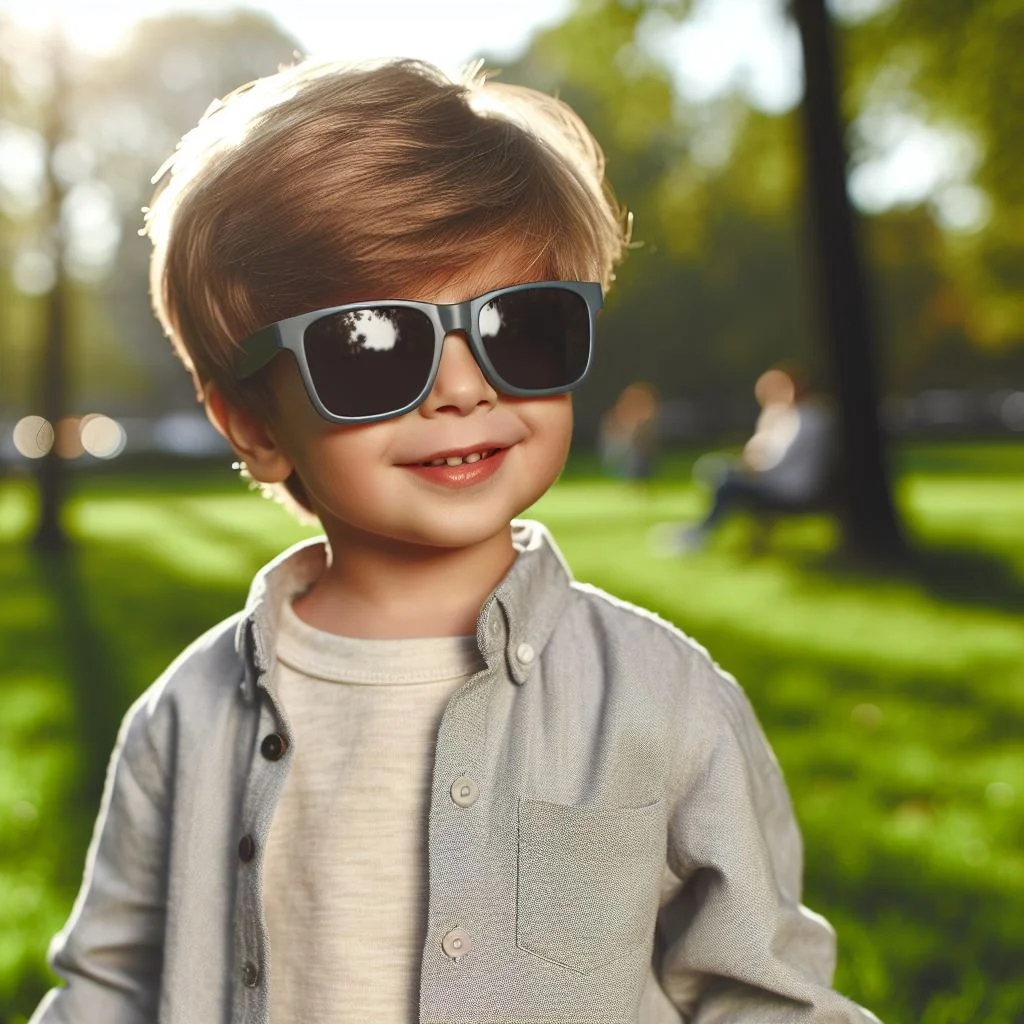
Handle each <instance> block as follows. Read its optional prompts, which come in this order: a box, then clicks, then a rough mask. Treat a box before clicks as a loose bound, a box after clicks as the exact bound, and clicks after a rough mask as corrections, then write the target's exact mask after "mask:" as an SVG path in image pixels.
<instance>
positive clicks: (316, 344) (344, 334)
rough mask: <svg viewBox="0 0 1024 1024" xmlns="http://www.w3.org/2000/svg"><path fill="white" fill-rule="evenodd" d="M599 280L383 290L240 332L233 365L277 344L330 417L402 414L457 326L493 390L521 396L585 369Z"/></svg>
mask: <svg viewBox="0 0 1024 1024" xmlns="http://www.w3.org/2000/svg"><path fill="white" fill-rule="evenodd" d="M601 304H602V296H601V286H600V285H599V284H595V283H592V282H587V281H540V282H536V283H534V284H517V285H513V286H511V287H509V288H496V289H495V290H494V291H490V292H486V293H485V294H483V295H479V296H477V297H476V298H475V299H469V300H468V301H466V302H452V303H442V304H438V303H433V302H412V301H408V300H406V299H387V300H384V301H380V302H358V303H352V304H350V305H346V306H331V307H328V308H327V309H317V310H314V311H313V312H310V313H302V314H301V315H299V316H293V317H289V318H288V319H287V320H279V321H278V322H277V323H274V324H270V325H269V326H267V327H264V328H262V329H261V330H259V331H257V332H256V333H255V334H251V335H250V336H249V337H248V338H245V339H244V340H243V341H242V342H241V343H240V345H239V352H238V355H237V357H236V359H235V364H234V372H235V376H236V377H237V378H239V379H243V378H245V377H249V376H251V375H252V374H254V373H256V372H258V371H259V370H261V369H262V368H263V367H264V366H266V365H267V363H269V362H270V360H271V359H273V358H274V356H276V355H277V353H278V352H280V351H281V350H282V349H287V350H288V351H289V352H291V353H292V355H294V356H295V360H296V362H297V363H298V365H299V372H300V373H301V375H302V381H303V383H304V384H305V387H306V391H307V393H308V394H309V398H310V401H311V402H312V403H313V406H314V408H315V409H316V411H317V412H318V413H319V414H320V415H321V416H323V417H324V419H326V420H330V422H332V423H372V422H374V421H376V420H386V419H390V418H392V417H394V416H402V415H403V414H404V413H407V412H410V411H411V410H412V409H415V408H416V407H417V406H418V405H420V404H421V403H422V402H423V401H424V399H426V397H427V395H429V394H430V390H431V388H432V387H433V386H434V379H435V377H436V376H437V368H438V366H439V365H440V362H441V348H442V346H443V344H444V339H445V336H446V335H448V334H450V333H451V332H452V331H463V332H465V334H466V337H467V338H468V339H469V345H470V348H471V349H472V351H473V356H474V357H475V359H476V361H477V363H478V364H479V366H480V369H481V371H482V372H483V375H484V376H485V377H486V378H487V380H488V382H489V383H490V384H491V386H492V387H493V388H495V390H497V391H500V392H502V393H503V394H506V395H513V396H516V397H521V398H534V397H538V398H539V397H543V396H545V395H560V394H563V393H564V392H566V391H572V389H573V388H575V387H576V386H577V385H578V384H579V383H580V382H581V381H582V380H583V378H584V377H586V375H587V371H588V370H589V369H590V363H591V359H592V356H593V350H594V324H595V321H596V319H597V314H598V312H599V311H600V309H601Z"/></svg>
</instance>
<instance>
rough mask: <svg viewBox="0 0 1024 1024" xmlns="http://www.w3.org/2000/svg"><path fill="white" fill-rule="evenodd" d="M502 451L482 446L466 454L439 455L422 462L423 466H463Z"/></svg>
mask: <svg viewBox="0 0 1024 1024" xmlns="http://www.w3.org/2000/svg"><path fill="white" fill-rule="evenodd" d="M499 451H501V449H500V448H482V449H480V450H479V451H475V452H468V453H467V454H465V455H439V456H438V457H437V458H436V459H429V460H428V461H426V462H421V463H419V465H421V466H462V465H464V464H466V463H470V464H471V463H474V462H480V461H481V460H483V459H489V458H490V457H491V456H492V455H494V454H495V453H496V452H499Z"/></svg>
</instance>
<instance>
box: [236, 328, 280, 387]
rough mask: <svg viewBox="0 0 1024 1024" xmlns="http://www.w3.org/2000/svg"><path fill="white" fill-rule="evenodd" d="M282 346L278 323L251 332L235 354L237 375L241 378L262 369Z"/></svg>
mask: <svg viewBox="0 0 1024 1024" xmlns="http://www.w3.org/2000/svg"><path fill="white" fill-rule="evenodd" d="M282 348H283V345H282V342H281V333H280V331H279V330H278V328H277V325H276V324H271V326H269V327H264V328H263V329H262V330H259V331H257V332H256V333H255V334H250V335H249V337H248V338H246V339H245V341H243V342H241V343H240V345H239V349H238V352H237V354H236V355H235V363H234V370H235V377H236V378H237V379H239V380H241V379H243V378H245V377H251V376H252V375H253V374H254V373H256V372H257V371H258V370H262V369H263V367H264V366H266V365H267V363H269V362H270V360H271V359H273V358H274V356H276V355H277V353H278V352H280V351H281V349H282Z"/></svg>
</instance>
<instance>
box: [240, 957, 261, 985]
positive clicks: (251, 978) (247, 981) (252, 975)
mask: <svg viewBox="0 0 1024 1024" xmlns="http://www.w3.org/2000/svg"><path fill="white" fill-rule="evenodd" d="M259 980H260V971H259V968H258V967H257V966H256V965H255V964H254V963H253V962H252V961H251V960H246V961H245V963H244V964H242V984H243V985H244V986H245V987H246V988H255V987H256V986H257V984H259Z"/></svg>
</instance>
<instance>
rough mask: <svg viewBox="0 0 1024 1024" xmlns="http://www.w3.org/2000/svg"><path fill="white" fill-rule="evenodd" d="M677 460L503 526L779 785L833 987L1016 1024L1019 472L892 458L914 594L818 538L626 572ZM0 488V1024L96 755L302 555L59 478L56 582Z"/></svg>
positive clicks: (968, 452)
mask: <svg viewBox="0 0 1024 1024" xmlns="http://www.w3.org/2000/svg"><path fill="white" fill-rule="evenodd" d="M688 465H689V460H687V459H686V458H684V457H682V456H680V457H678V458H674V459H671V460H668V462H667V463H666V464H665V466H664V467H663V470H662V472H661V474H660V475H659V479H658V480H657V481H656V482H655V485H654V487H653V488H652V490H651V492H650V493H648V494H642V493H639V492H637V491H635V490H633V489H631V488H629V487H627V486H624V485H622V484H619V483H618V482H613V481H606V480H601V479H599V478H597V477H596V476H595V475H594V474H593V473H592V472H591V469H592V464H591V463H590V462H589V461H587V460H577V461H576V462H574V463H573V464H572V465H571V466H570V468H569V470H568V471H567V473H566V474H565V477H564V478H563V480H562V481H561V482H560V483H559V484H558V485H557V486H556V487H555V488H554V490H553V491H552V492H551V493H550V494H549V495H547V496H546V497H545V498H544V499H543V500H542V501H541V502H540V503H539V504H538V505H537V507H536V508H535V509H534V510H533V512H532V513H531V514H533V515H535V516H536V517H537V518H540V519H542V520H544V521H545V522H546V523H547V524H548V525H549V526H550V527H551V528H552V529H553V531H554V532H555V535H556V536H557V538H558V540H559V543H560V545H561V547H562V549H563V551H564V552H565V554H566V556H567V558H568V560H569V562H570V564H571V565H572V567H573V570H574V572H575V573H576V575H577V576H578V577H579V578H581V579H585V580H588V581H591V582H593V583H596V584H598V585H600V586H604V587H606V588H608V589H609V590H611V591H613V592H614V593H616V594H617V595H618V596H620V597H623V598H625V599H627V600H631V601H635V602H637V603H639V604H642V605H645V606H647V607H650V608H652V609H654V610H656V611H657V612H659V613H660V614H661V615H663V616H664V617H665V618H668V619H670V620H672V621H673V622H675V623H676V624H678V625H679V626H681V627H682V628H683V629H685V630H686V631H687V632H689V633H691V634H692V635H694V636H695V637H697V638H698V639H699V640H700V641H701V643H703V644H704V645H705V646H707V647H708V648H709V649H710V650H711V652H712V654H713V655H714V656H715V658H716V659H717V660H718V661H719V662H720V663H721V664H722V665H723V666H724V667H725V668H727V669H728V670H729V671H731V672H733V673H734V674H735V675H736V676H737V677H738V678H739V680H740V682H741V683H742V684H743V685H744V687H745V688H746V690H747V692H748V693H749V694H750V696H751V699H752V700H753V703H754V705H755V707H756V708H757V710H758V713H759V715H760V717H761V721H762V723H763V725H764V727H765V730H766V731H767V733H768V735H769V738H770V739H771V741H772V744H773V745H774V747H775V750H776V752H777V754H778V756H779V760H780V761H781V763H782V766H783V769H784V771H785V773H786V776H787V779H788V781H789V785H790V789H791V791H792V794H793V798H794V802H795V805H796V809H797V814H798V817H799V819H800V822H801V825H802V827H803V831H804V837H805V842H806V851H807V852H806V861H807V869H806V877H807V895H806V898H807V902H808V903H809V905H810V906H812V907H814V908H815V909H816V910H819V911H821V912H822V913H824V914H825V915H826V916H827V917H829V918H830V920H831V921H832V922H833V923H834V924H835V925H836V927H837V929H838V932H839V951H840V956H839V959H840V963H839V969H838V973H837V986H838V987H839V988H840V989H841V990H843V991H845V992H847V993H848V994H850V995H851V996H852V997H854V998H855V999H857V1000H858V1001H860V1002H863V1003H864V1004H865V1005H867V1006H869V1007H871V1008H872V1009H874V1010H875V1011H876V1012H877V1013H878V1014H879V1016H880V1017H881V1018H882V1019H883V1020H884V1021H885V1022H886V1024H959V1022H963V1024H968V1022H970V1024H1019V1022H1020V1021H1021V1020H1022V1019H1024V1017H1022V1016H1021V1014H1022V1012H1024V1010H1022V1008H1024V980H1022V979H1024V971H1022V970H1021V967H1020V965H1021V964H1022V963H1024V911H1022V908H1024V825H1022V821H1024V817H1022V810H1024V744H1022V742H1021V740H1022V737H1024V728H1022V726H1024V628H1022V616H1021V612H1022V611H1024V598H1022V594H1024V472H1022V470H1024V446H1022V445H1019V444H1018V445H1011V444H989V445H958V446H953V445H943V446H931V447H927V448H925V447H919V448H916V449H913V450H909V451H906V452H904V453H902V455H901V457H900V459H899V469H900V477H899V486H898V494H899V500H900V503H901V506H902V508H903V511H904V515H905V517H906V519H907V522H908V524H909V525H910V527H911V529H912V532H913V535H914V538H915V543H916V544H917V545H918V546H919V548H920V549H921V550H922V551H923V552H924V554H923V557H922V559H921V564H922V570H921V572H920V573H918V574H917V575H915V576H910V575H905V576H903V577H898V578H889V579H882V578H878V577H874V576H871V575H867V574H859V573H857V572H856V571H854V570H851V569H850V568H849V567H846V568H838V567H836V565H835V563H834V562H833V561H831V560H830V559H829V557H828V553H829V550H830V548H831V546H832V545H833V543H834V539H835V529H834V527H833V526H832V524H830V523H829V522H828V521H826V520H824V519H820V518H814V517H807V518H804V519H798V520H792V521H788V522H785V523H782V524H780V525H779V527H778V528H777V529H776V531H775V533H774V535H773V538H772V543H771V546H770V547H769V549H768V552H767V553H765V554H760V555H756V556H755V555H753V554H752V553H751V549H750V544H749V539H750V530H749V525H748V524H747V523H745V522H743V521H736V522H733V523H729V524H727V525H726V526H725V528H724V529H723V530H722V531H721V533H720V534H719V535H717V536H716V538H715V540H714V543H713V544H712V545H711V546H710V547H709V548H708V549H707V550H705V551H703V552H701V553H699V554H695V555H691V556H689V557H687V558H686V559H683V560H678V559H663V558H659V557H657V556H656V555H654V554H653V553H652V552H651V550H650V548H649V545H648V543H647V537H646V535H647V529H648V528H649V527H650V526H651V525H653V524H655V523H658V522H661V521H665V520H679V519H690V518H693V517H694V516H695V515H697V514H698V512H699V510H700V509H701V508H702V506H703V501H704V498H703V496H702V495H701V493H700V492H699V491H697V490H696V489H694V488H693V487H692V486H691V485H690V483H689V478H688V474H687V469H688ZM32 515H33V505H32V495H31V492H30V490H29V489H28V488H27V486H26V485H25V484H24V483H23V482H20V481H13V482H12V481H8V482H7V483H5V484H0V624H2V630H0V687H2V689H0V695H2V707H3V710H4V726H5V727H4V729H3V731H2V733H0V921H2V922H3V927H2V928H0V1024H15V1022H20V1021H23V1020H24V1019H25V1018H26V1017H27V1015H28V1013H29V1012H31V1009H32V1007H33V1006H34V1005H35V1002H36V1000H37V999H38V998H39V996H40V994H41V993H42V991H43V990H44V989H45V987H47V985H48V984H49V975H48V972H47V969H46V967H45V964H44V961H43V952H44V950H45V946H46V943H47V941H48V939H49V937H50V935H51V934H52V933H53V932H54V931H55V930H56V929H57V928H58V927H59V926H60V925H61V924H62V923H63V921H64V919H65V917H66V915H67V912H68V910H69V908H70V903H71V900H72V899H73V896H74V893H75V891H76V888H77V884H78V881H79V878H80V873H81V868H82V860H83V857H84V851H85V845H86V843H87V841H88V835H89V829H90V827H91V824H92V820H93V817H94V814H95V810H96V803H97V800H98V794H99V789H100V786H101V784H102V779H103V773H104V770H105V766H106V758H107V755H108V753H109V749H110V746H111V743H112V741H113V736H114V732H115V730H116V728H117V724H118V721H119V719H120V716H121V714H122V712H123V711H124V709H125V708H126V707H127V705H128V703H129V702H130V701H131V699H132V698H133V697H134V696H135V695H136V694H137V693H138V692H139V691H140V690H141V689H142V688H143V687H144V686H145V685H146V684H147V683H148V682H149V681H150V680H151V679H152V678H153V677H154V676H155V675H156V674H157V673H159V671H160V670H161V669H162V668H163V667H164V666H165V665H166V663H167V662H168V661H169V660H170V658H172V657H173V656H174V655H175V654H176V653H177V652H178V651H179V650H180V649H181V647H182V646H184V645H185V644H186V643H187V642H188V641H189V640H191V639H192V638H193V637H194V636H196V635H197V634H198V633H199V632H201V631H202V630H204V629H205V628H206V627H207V626H209V625H210V624H211V623H213V622H214V621H216V620H218V619H219V618H222V617H223V616H225V615H228V614H230V613H231V612H232V611H234V610H235V609H236V608H237V607H239V605H240V603H241V601H242V600H243V598H244V595H245V591H246V587H247V585H248V581H249V578H250V577H251V575H252V573H253V572H254V570H255V569H256V568H258V567H259V565H260V564H262V563H263V562H264V561H265V560H266V559H267V558H269V557H270V556H271V555H273V554H274V553H276V552H277V551H278V550H280V548H281V547H283V546H284V545H285V544H287V543H288V542H290V541H292V540H294V539H297V538H298V537H301V536H303V535H305V534H308V532H309V531H306V530H304V529H303V528H301V527H299V526H297V525H296V524H295V523H293V522H292V521H291V520H290V519H289V518H288V517H287V516H286V514H285V513H284V512H283V511H282V510H281V509H279V508H278V507H276V506H274V505H272V504H271V503H269V502H266V501H262V500H261V499H259V498H257V497H255V496H253V495H250V494H247V493H246V492H245V489H244V487H243V486H242V485H241V484H239V483H238V482H237V481H234V480H232V479H231V474H230V473H229V472H228V471H227V470H226V469H225V470H218V471H217V472H216V473H211V472H209V471H205V470H204V471H199V472H196V473H193V474H192V475H191V476H187V477H186V476H181V475H179V476H175V477H164V478H153V479H145V480H139V479H137V478H135V479H131V478H123V477H113V476H108V477H101V476H95V475H94V476H90V477H86V476H84V475H83V476H81V477H80V478H79V479H78V480H76V496H75V499H74V502H73V505H72V508H71V514H70V517H69V518H70V521H71V523H72V524H73V530H74V533H75V536H76V538H77V540H78V545H77V549H76V551H75V553H74V555H73V556H72V557H69V558H66V559H59V560H52V559H51V560H46V559H40V558H39V557H37V556H35V555H33V554H32V552H31V550H30V549H29V548H28V547H27V546H26V545H25V544H24V543H23V538H24V536H25V534H26V532H27V531H28V529H29V528H30V524H31V519H32Z"/></svg>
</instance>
